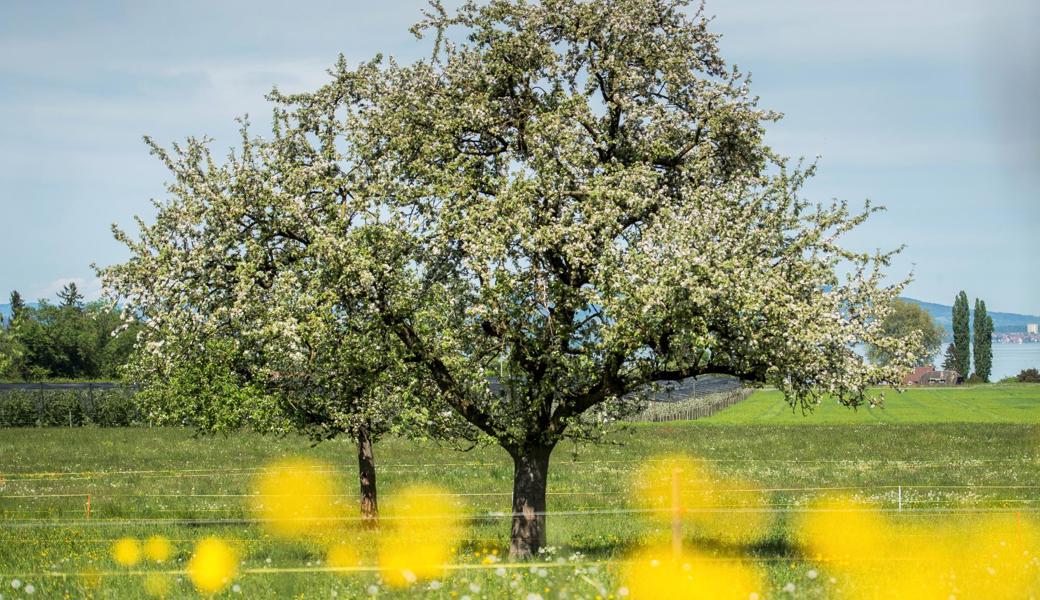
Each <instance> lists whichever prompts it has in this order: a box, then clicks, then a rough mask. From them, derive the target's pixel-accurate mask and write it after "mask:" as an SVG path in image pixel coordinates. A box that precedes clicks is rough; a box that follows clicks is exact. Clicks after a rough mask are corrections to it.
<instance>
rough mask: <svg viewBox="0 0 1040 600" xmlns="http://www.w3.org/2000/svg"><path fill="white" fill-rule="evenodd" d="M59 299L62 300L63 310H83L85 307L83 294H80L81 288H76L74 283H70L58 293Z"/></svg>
mask: <svg viewBox="0 0 1040 600" xmlns="http://www.w3.org/2000/svg"><path fill="white" fill-rule="evenodd" d="M58 299H59V300H61V307H62V308H81V307H82V306H83V294H81V293H79V288H78V287H76V283H75V282H74V281H70V282H69V283H66V284H65V287H63V288H61V291H60V292H58Z"/></svg>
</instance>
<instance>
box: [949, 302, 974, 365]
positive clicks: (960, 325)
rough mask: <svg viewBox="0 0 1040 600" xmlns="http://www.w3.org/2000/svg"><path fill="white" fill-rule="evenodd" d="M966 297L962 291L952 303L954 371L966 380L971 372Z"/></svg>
mask: <svg viewBox="0 0 1040 600" xmlns="http://www.w3.org/2000/svg"><path fill="white" fill-rule="evenodd" d="M970 312H971V311H970V309H969V308H968V295H967V294H965V293H964V292H963V291H961V293H959V294H957V298H956V299H955V300H954V301H953V352H954V356H955V357H956V358H957V363H956V364H957V367H956V371H957V373H959V374H960V376H961V377H963V378H965V379H967V378H968V375H969V372H970V370H971V331H970V329H971V325H970V319H971V315H970Z"/></svg>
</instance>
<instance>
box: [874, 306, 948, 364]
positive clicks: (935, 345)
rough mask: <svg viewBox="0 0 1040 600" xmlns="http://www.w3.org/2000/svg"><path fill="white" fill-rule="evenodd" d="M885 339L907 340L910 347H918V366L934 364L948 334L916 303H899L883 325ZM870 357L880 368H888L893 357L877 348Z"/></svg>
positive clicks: (882, 349) (916, 358)
mask: <svg viewBox="0 0 1040 600" xmlns="http://www.w3.org/2000/svg"><path fill="white" fill-rule="evenodd" d="M882 330H883V331H884V333H885V335H887V336H889V337H891V338H895V339H899V340H904V341H906V343H907V344H908V345H909V346H910V347H919V348H920V349H921V354H920V355H918V356H917V357H915V361H914V363H915V364H916V365H917V366H922V365H926V364H929V363H931V362H932V359H933V357H934V356H935V354H936V353H937V352H938V351H939V348H940V347H941V346H942V340H943V336H944V335H945V331H944V330H943V328H942V326H940V325H939V324H938V323H936V322H935V319H933V318H932V315H930V314H928V311H926V310H925V309H924V308H922V307H921V306H920V305H918V304H914V303H913V302H907V301H905V300H896V301H894V302H893V303H892V309H891V311H890V312H889V313H888V316H887V317H885V320H884V323H883V324H882ZM867 357H868V358H869V359H870V360H872V361H874V362H876V363H880V364H887V363H888V362H890V361H891V360H892V358H893V357H892V356H891V355H890V354H889V353H888V352H887V351H886V350H885V349H884V348H879V347H875V346H869V347H868V348H867Z"/></svg>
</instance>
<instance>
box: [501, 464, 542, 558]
mask: <svg viewBox="0 0 1040 600" xmlns="http://www.w3.org/2000/svg"><path fill="white" fill-rule="evenodd" d="M550 454H552V447H551V446H549V447H545V446H534V447H525V448H520V449H518V450H517V451H516V452H515V453H513V527H512V534H511V536H510V541H509V556H510V557H512V558H515V559H525V558H531V557H532V556H535V555H536V554H538V549H539V548H541V547H542V546H544V545H545V485H546V482H547V479H548V476H549V455H550Z"/></svg>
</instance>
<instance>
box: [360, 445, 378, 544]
mask: <svg viewBox="0 0 1040 600" xmlns="http://www.w3.org/2000/svg"><path fill="white" fill-rule="evenodd" d="M357 448H358V478H359V479H360V482H361V518H362V520H363V522H364V523H366V524H368V525H374V524H375V523H376V521H377V520H378V518H379V505H378V504H377V503H376V461H375V457H374V455H373V454H372V437H371V434H370V432H369V431H368V428H367V427H361V428H359V429H358V434H357Z"/></svg>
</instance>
